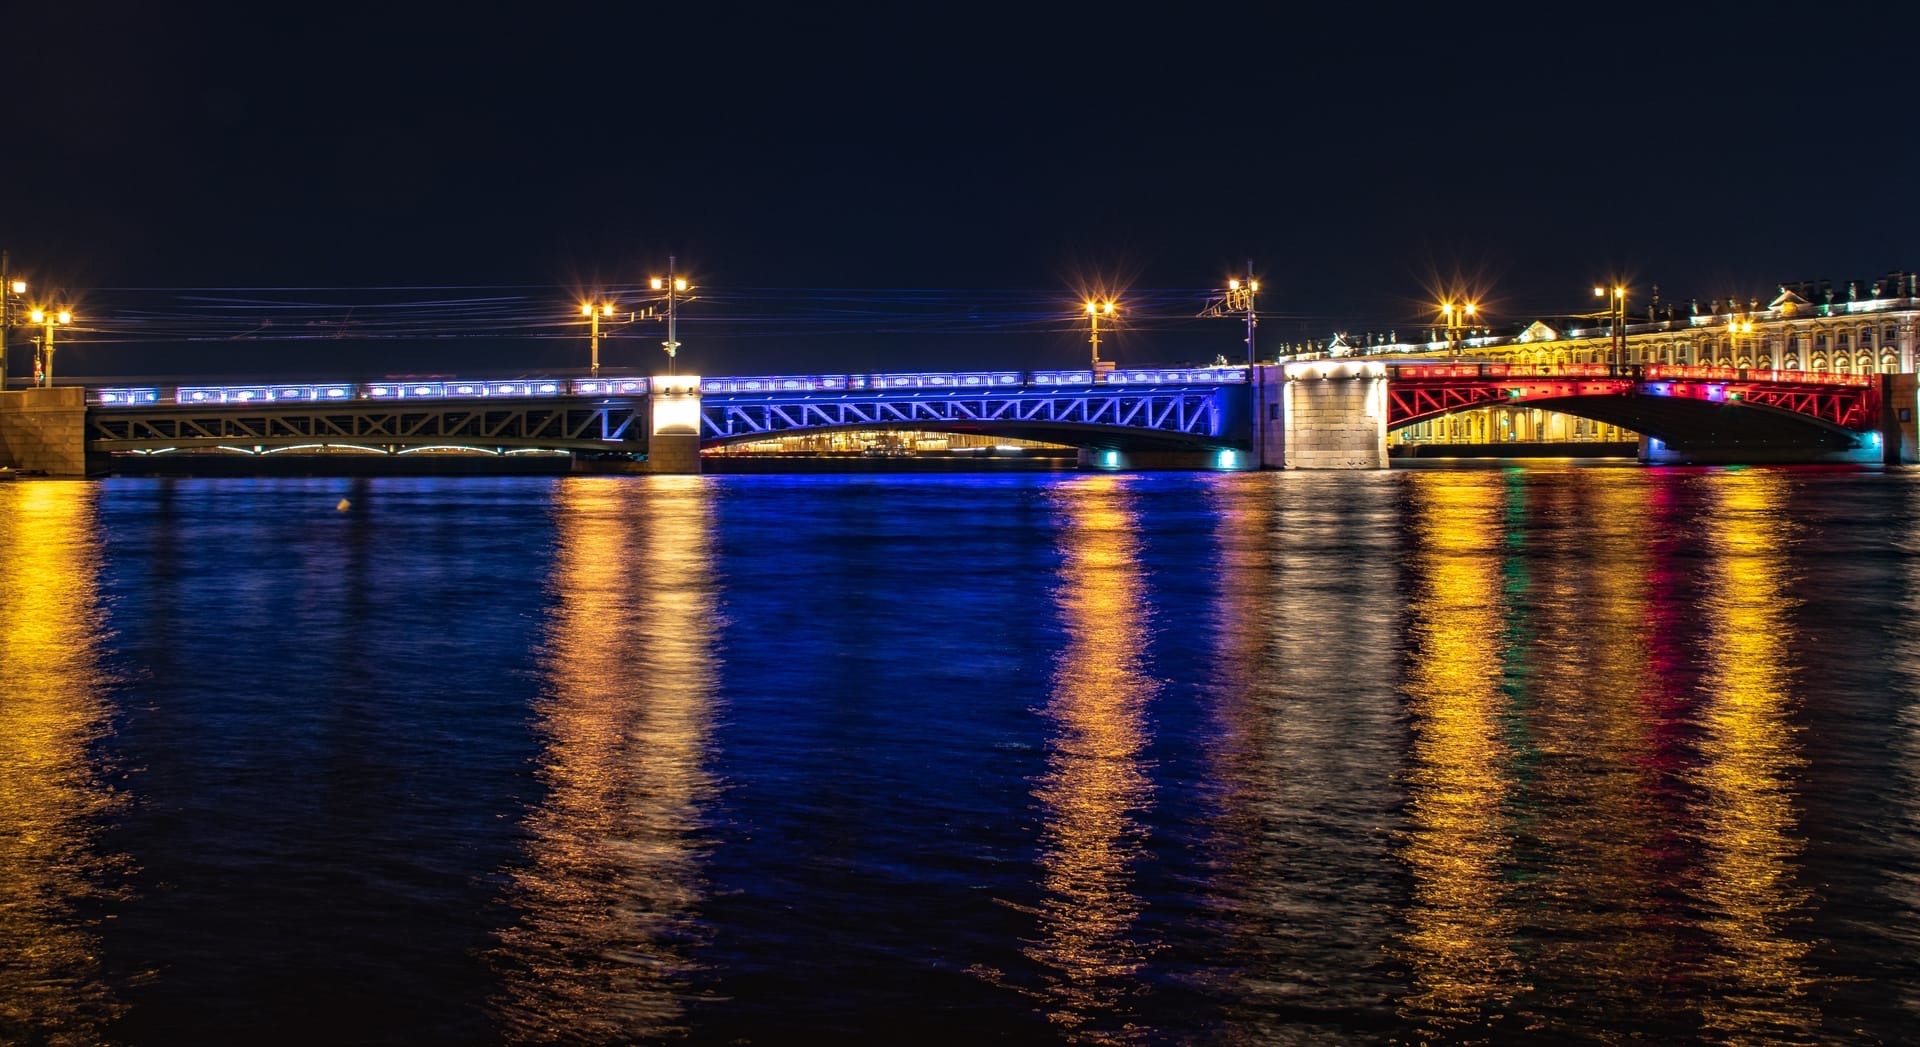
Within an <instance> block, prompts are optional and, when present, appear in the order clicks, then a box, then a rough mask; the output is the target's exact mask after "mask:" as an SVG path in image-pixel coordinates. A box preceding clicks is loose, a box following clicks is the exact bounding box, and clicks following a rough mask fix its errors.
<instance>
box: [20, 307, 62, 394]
mask: <svg viewBox="0 0 1920 1047" xmlns="http://www.w3.org/2000/svg"><path fill="white" fill-rule="evenodd" d="M27 319H28V320H29V321H31V322H33V323H36V324H40V325H42V326H43V327H45V328H46V333H45V335H44V337H43V338H38V339H35V341H36V342H38V343H39V347H38V348H37V349H36V350H35V352H34V354H33V384H35V385H38V386H51V385H53V329H54V327H56V326H58V325H60V324H70V323H72V322H73V313H71V312H69V311H68V310H65V309H52V310H48V309H35V310H33V311H32V312H30V313H28V314H27Z"/></svg>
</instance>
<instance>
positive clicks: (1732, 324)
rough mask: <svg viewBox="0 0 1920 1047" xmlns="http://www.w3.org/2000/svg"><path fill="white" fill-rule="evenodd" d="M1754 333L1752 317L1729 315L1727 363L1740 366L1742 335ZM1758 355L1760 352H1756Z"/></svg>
mask: <svg viewBox="0 0 1920 1047" xmlns="http://www.w3.org/2000/svg"><path fill="white" fill-rule="evenodd" d="M1752 333H1753V318H1752V317H1744V318H1743V317H1738V316H1729V317H1727V363H1728V364H1730V365H1732V366H1734V367H1738V366H1740V336H1741V335H1743V334H1752ZM1756 355H1758V354H1756Z"/></svg>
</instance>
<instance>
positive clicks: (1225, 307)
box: [1200, 258, 1260, 367]
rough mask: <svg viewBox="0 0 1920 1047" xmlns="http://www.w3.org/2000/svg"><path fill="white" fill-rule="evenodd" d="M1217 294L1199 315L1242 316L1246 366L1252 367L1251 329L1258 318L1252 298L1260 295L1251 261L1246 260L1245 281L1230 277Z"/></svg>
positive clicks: (1258, 283)
mask: <svg viewBox="0 0 1920 1047" xmlns="http://www.w3.org/2000/svg"><path fill="white" fill-rule="evenodd" d="M1217 293H1218V294H1219V295H1220V297H1218V298H1215V299H1213V300H1212V301H1210V302H1208V303H1207V307H1206V308H1205V309H1202V310H1200V315H1201V316H1203V317H1212V316H1227V315H1230V314H1233V313H1240V314H1242V315H1244V316H1245V317H1246V320H1247V366H1248V367H1252V366H1253V363H1254V353H1253V329H1254V328H1255V327H1256V326H1258V325H1259V318H1258V317H1257V316H1256V315H1255V314H1254V308H1253V306H1254V297H1255V296H1256V295H1258V294H1259V293H1260V281H1258V280H1255V279H1254V278H1253V259H1251V258H1249V259H1247V277H1246V279H1244V280H1242V279H1241V278H1239V277H1237V276H1236V277H1230V278H1228V280H1227V289H1226V290H1225V291H1221V292H1217Z"/></svg>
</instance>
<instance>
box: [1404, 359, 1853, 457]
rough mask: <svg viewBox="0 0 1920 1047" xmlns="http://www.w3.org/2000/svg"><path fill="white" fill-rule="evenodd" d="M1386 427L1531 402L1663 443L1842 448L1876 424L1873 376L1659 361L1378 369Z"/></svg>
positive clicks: (1442, 364)
mask: <svg viewBox="0 0 1920 1047" xmlns="http://www.w3.org/2000/svg"><path fill="white" fill-rule="evenodd" d="M1387 376H1388V382H1387V398H1388V415H1387V427H1388V428H1389V429H1398V428H1400V427H1402V426H1406V425H1411V424H1413V423H1415V422H1421V421H1425V420H1427V419H1430V418H1437V417H1440V416H1442V415H1447V414H1452V413H1454V412H1456V411H1467V410H1473V409H1475V408H1480V407H1538V408H1541V409H1543V410H1551V411H1558V412H1561V413H1563V414H1571V415H1577V416H1580V417H1582V418H1591V419H1593V420H1595V421H1600V422H1605V423H1608V424H1610V425H1618V426H1620V427H1621V428H1624V429H1631V430H1633V431H1634V432H1638V433H1642V434H1645V435H1647V436H1650V437H1654V438H1656V439H1659V440H1661V441H1662V442H1663V443H1665V444H1667V445H1668V446H1670V447H1673V448H1677V449H1685V448H1687V447H1695V446H1726V445H1728V444H1735V445H1751V446H1774V447H1779V448H1782V449H1785V448H1789V447H1803V448H1806V449H1809V450H1819V449H1831V450H1847V449H1851V448H1855V447H1858V446H1859V445H1860V443H1859V441H1860V440H1861V439H1862V438H1863V437H1864V436H1865V435H1866V434H1868V433H1870V432H1875V431H1877V430H1878V427H1879V425H1880V382H1879V376H1878V375H1853V374H1829V373H1825V372H1815V371H1765V370H1758V369H1751V368H1729V367H1681V366H1674V365H1666V364H1645V365H1630V366H1614V365H1609V364H1565V365H1532V364H1495V363H1450V362H1437V363H1420V364H1414V363H1404V364H1396V365H1393V366H1390V367H1389V368H1388V369H1387Z"/></svg>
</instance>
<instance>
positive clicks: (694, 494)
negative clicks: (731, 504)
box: [496, 476, 717, 1043]
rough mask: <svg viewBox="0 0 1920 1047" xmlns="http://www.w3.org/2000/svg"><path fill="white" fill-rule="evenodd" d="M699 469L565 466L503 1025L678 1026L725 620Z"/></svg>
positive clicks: (568, 1032)
mask: <svg viewBox="0 0 1920 1047" xmlns="http://www.w3.org/2000/svg"><path fill="white" fill-rule="evenodd" d="M709 497H710V492H709V489H708V487H707V486H706V483H705V481H703V480H702V479H701V478H700V477H691V476H689V477H650V478H647V479H646V480H644V481H640V480H636V479H635V478H631V477H570V478H568V479H566V480H565V481H562V482H561V484H560V486H559V488H558V493H557V507H556V508H557V513H556V523H555V526H556V529H557V532H558V550H557V552H556V556H555V562H554V567H553V588H554V596H555V605H556V606H555V608H554V611H553V621H552V624H551V626H550V629H549V633H548V639H547V645H546V649H545V651H544V659H543V660H544V662H545V666H546V672H547V675H548V680H549V686H550V688H551V694H550V697H549V698H548V700H547V702H546V704H545V707H544V709H543V710H542V716H541V724H540V729H541V731H542V733H543V734H544V735H545V736H546V752H545V755H544V760H543V770H542V772H541V778H542V780H543V782H544V784H545V785H546V788H547V795H546V799H545V802H544V803H543V804H542V805H541V807H540V809H539V810H538V811H536V812H534V813H533V814H532V815H531V816H530V817H529V818H528V822H527V829H528V833H529V835H530V837H531V843H530V844H529V848H528V855H527V861H526V863H525V865H524V866H523V867H522V868H520V869H518V870H516V871H514V872H513V874H512V876H513V887H512V890H511V891H510V893H509V897H508V900H509V901H510V902H511V903H512V904H514V905H515V906H516V907H518V908H520V909H522V910H523V911H524V913H525V915H524V917H523V918H522V919H521V921H520V922H519V924H518V925H517V926H515V927H513V928H510V929H508V930H506V931H504V932H502V934H501V939H502V948H501V949H500V950H499V951H498V954H497V956H496V960H497V962H498V965H499V966H500V967H501V968H502V973H503V981H504V983H505V989H504V992H503V994H502V996H501V998H500V999H499V1000H498V1001H497V1002H498V1005H499V1007H498V1009H499V1012H500V1014H501V1017H502V1019H503V1023H504V1024H505V1026H506V1027H507V1029H508V1030H509V1032H510V1033H511V1035H510V1036H509V1037H508V1038H509V1039H512V1040H515V1041H520V1040H529V1041H540V1042H544V1041H546V1040H550V1039H558V1040H564V1041H569V1042H571V1041H575V1040H578V1041H580V1042H596V1043H599V1042H631V1041H635V1040H642V1039H647V1040H651V1039H653V1038H656V1037H662V1036H673V1035H680V1034H684V1033H685V1031H686V1030H685V1027H684V1021H683V1015H684V1011H685V1006H686V1002H687V999H688V992H689V990H688V982H689V978H690V976H691V974H692V973H693V971H694V964H693V960H692V956H691V952H692V949H693V948H694V946H695V944H697V939H698V938H699V934H700V922H699V911H698V910H699V906H700V904H701V902H702V900H703V899H704V897H705V894H706V885H705V882H704V879H703V874H702V864H703V862H704V858H705V854H706V848H707V841H706V838H705V829H704V824H705V823H704V819H705V813H706V811H707V809H708V807H709V806H710V805H711V803H712V802H713V799H714V793H715V783H714V781H713V778H712V775H711V774H710V773H709V772H708V770H707V769H706V760H707V755H708V747H709V744H710V742H709V738H710V733H711V729H712V718H713V702H714V688H715V685H716V678H715V669H714V654H713V640H714V634H715V631H716V628H717V604H716V597H715V593H714V580H713V553H712V530H713V528H712V522H711V518H710V517H711V511H712V507H711V505H710V504H709Z"/></svg>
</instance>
